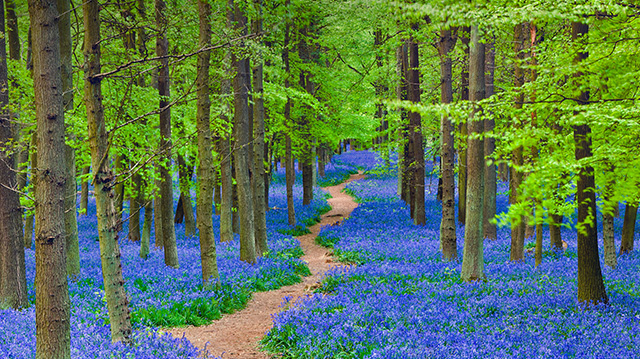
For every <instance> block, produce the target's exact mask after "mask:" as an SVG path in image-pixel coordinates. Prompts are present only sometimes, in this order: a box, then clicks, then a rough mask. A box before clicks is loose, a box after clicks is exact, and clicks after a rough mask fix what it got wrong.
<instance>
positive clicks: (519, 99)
mask: <svg viewBox="0 0 640 359" xmlns="http://www.w3.org/2000/svg"><path fill="white" fill-rule="evenodd" d="M525 26H526V25H525V24H518V25H516V26H515V28H514V35H513V40H514V50H515V53H516V59H517V61H520V62H521V61H522V60H523V59H524V54H523V51H522V50H523V49H524V42H525V31H524V28H525ZM514 85H515V87H518V88H522V86H523V85H524V72H523V70H522V67H521V66H520V64H519V63H516V66H515V80H514ZM523 102H524V93H523V92H520V93H519V94H518V95H517V96H516V101H515V105H514V107H515V108H516V109H521V108H522V103H523ZM514 126H515V125H514ZM513 162H514V165H515V166H511V167H510V170H511V175H510V176H509V178H510V181H509V204H510V205H514V204H516V203H518V192H519V191H520V185H521V184H522V179H523V175H522V172H519V171H518V170H517V169H516V167H518V166H522V164H523V149H522V146H519V147H518V148H516V149H515V150H514V151H513ZM525 229H526V223H525V220H524V218H520V219H519V220H518V222H517V223H516V224H515V225H513V224H512V226H511V252H510V260H511V261H514V262H518V261H523V260H524V239H525Z"/></svg>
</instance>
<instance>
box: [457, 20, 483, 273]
mask: <svg viewBox="0 0 640 359" xmlns="http://www.w3.org/2000/svg"><path fill="white" fill-rule="evenodd" d="M484 55H485V51H484V43H482V42H481V39H480V33H479V30H478V26H477V25H474V26H472V27H471V47H470V49H469V100H470V101H472V102H473V103H474V106H475V108H474V110H473V112H472V114H471V116H470V118H469V122H468V126H469V137H468V139H467V144H468V147H467V156H468V157H467V189H468V191H467V206H466V211H467V212H466V225H465V228H464V253H463V258H462V270H461V275H462V280H464V281H466V282H470V281H476V280H484V279H485V274H484V253H483V252H484V250H483V243H482V241H483V239H484V235H483V234H484V232H483V230H482V224H483V218H484V217H483V208H484V200H483V196H484V190H483V186H484V167H485V164H484V163H485V162H484V144H483V140H482V137H480V136H482V135H483V131H484V121H482V118H481V111H482V109H480V108H479V107H478V105H477V102H478V101H480V100H482V99H483V98H484V95H485V78H484Z"/></svg>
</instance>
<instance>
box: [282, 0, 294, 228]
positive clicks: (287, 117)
mask: <svg viewBox="0 0 640 359" xmlns="http://www.w3.org/2000/svg"><path fill="white" fill-rule="evenodd" d="M289 5H290V0H286V1H285V6H286V8H287V9H289ZM290 32H291V24H290V22H289V21H287V22H286V25H285V32H284V46H283V50H282V61H283V62H284V71H285V73H286V74H287V76H285V79H284V87H285V88H289V86H290V84H289V77H288V74H289V73H290V68H289V42H290V39H289V37H290ZM284 123H285V126H286V127H287V131H291V127H292V126H291V99H290V98H289V97H287V103H286V104H285V105H284ZM293 166H294V162H293V155H292V153H291V135H290V134H289V133H286V134H285V164H284V167H285V180H286V187H287V215H288V217H287V218H288V221H289V222H288V223H289V225H290V226H294V225H295V224H296V210H295V208H294V206H293V183H294V182H295V179H296V172H295V168H294V167H293Z"/></svg>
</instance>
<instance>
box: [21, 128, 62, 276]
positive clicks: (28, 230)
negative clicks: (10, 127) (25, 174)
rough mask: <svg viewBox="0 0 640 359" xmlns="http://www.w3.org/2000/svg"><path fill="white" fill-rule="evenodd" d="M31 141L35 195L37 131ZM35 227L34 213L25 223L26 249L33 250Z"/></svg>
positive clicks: (30, 159) (32, 178)
mask: <svg viewBox="0 0 640 359" xmlns="http://www.w3.org/2000/svg"><path fill="white" fill-rule="evenodd" d="M30 141H31V144H30V145H29V151H31V154H30V155H29V162H30V165H31V179H30V181H31V183H32V188H33V189H32V191H33V193H35V192H36V186H37V185H38V183H37V181H36V177H37V171H36V169H37V168H38V133H37V131H34V132H33V133H32V134H31V140H30ZM34 227H35V215H34V213H33V212H32V213H30V214H28V215H27V218H26V219H25V223H24V247H25V248H31V245H32V239H33V230H34ZM65 265H66V264H65Z"/></svg>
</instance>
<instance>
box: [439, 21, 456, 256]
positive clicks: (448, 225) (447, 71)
mask: <svg viewBox="0 0 640 359" xmlns="http://www.w3.org/2000/svg"><path fill="white" fill-rule="evenodd" d="M456 40H457V38H456V36H455V35H454V34H452V33H451V30H441V31H440V42H439V43H438V53H439V55H440V100H441V101H442V103H443V104H446V103H451V102H452V101H453V87H452V83H451V77H452V75H451V73H452V69H451V68H452V61H451V57H449V53H450V52H451V51H452V50H453V48H454V47H455V46H456ZM453 131H454V129H453V124H452V123H451V119H450V118H449V116H447V115H443V116H442V117H441V122H440V141H441V145H440V158H441V163H442V170H441V173H442V220H441V221H440V247H441V249H442V257H443V258H444V259H445V260H447V261H456V260H458V247H457V243H456V241H457V238H456V197H455V190H456V187H455V186H456V185H455V174H454V160H455V159H454V157H455V152H454V151H455V150H454V146H453V143H454V142H453V141H454V140H453Z"/></svg>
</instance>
